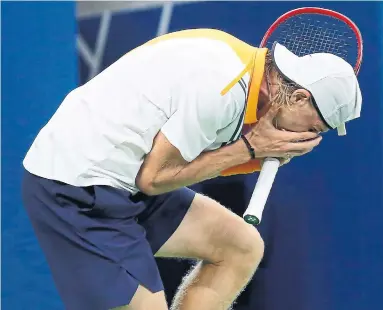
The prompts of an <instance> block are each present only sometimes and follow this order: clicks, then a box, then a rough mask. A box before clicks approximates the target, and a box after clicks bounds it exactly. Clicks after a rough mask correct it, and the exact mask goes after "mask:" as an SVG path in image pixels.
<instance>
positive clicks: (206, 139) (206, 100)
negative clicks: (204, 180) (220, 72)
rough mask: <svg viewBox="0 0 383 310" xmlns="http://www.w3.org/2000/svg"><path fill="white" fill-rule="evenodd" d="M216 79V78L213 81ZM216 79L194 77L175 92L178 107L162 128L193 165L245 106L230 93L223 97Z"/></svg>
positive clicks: (170, 140)
mask: <svg viewBox="0 0 383 310" xmlns="http://www.w3.org/2000/svg"><path fill="white" fill-rule="evenodd" d="M214 78H215V79H214ZM216 79H217V77H216V76H213V75H207V76H206V75H205V76H203V78H202V77H200V76H198V77H194V78H192V79H189V81H187V82H186V83H183V84H182V85H180V87H179V88H178V89H177V90H176V91H175V92H174V93H175V94H174V97H172V100H177V101H178V102H177V105H178V108H177V110H176V111H175V113H174V114H173V115H171V117H170V118H169V120H168V121H167V122H166V123H165V125H164V126H163V127H162V129H161V132H162V133H163V134H164V135H165V136H166V138H167V139H168V140H169V142H170V143H171V144H172V145H173V146H174V147H176V148H177V149H178V151H179V152H180V154H181V155H182V157H183V158H184V159H185V160H186V161H188V162H190V161H192V160H194V159H195V158H196V157H197V156H198V155H199V154H201V153H202V152H203V151H204V150H206V149H207V148H208V147H209V146H210V145H211V144H213V143H214V142H215V140H216V138H217V134H218V131H219V130H221V129H222V128H225V127H226V126H228V125H229V124H230V123H231V122H233V121H234V120H235V119H236V118H237V117H238V114H240V113H241V111H242V108H243V105H244V103H243V102H242V103H241V102H239V101H238V100H236V98H235V96H234V95H233V94H232V93H231V92H228V93H227V94H225V95H224V96H223V95H221V93H220V92H221V90H222V85H224V84H220V83H217V81H216Z"/></svg>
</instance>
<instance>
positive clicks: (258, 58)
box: [144, 29, 267, 124]
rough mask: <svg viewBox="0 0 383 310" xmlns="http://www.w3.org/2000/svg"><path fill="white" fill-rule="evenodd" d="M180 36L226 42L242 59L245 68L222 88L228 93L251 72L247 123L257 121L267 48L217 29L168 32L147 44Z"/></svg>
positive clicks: (223, 91)
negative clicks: (253, 44)
mask: <svg viewBox="0 0 383 310" xmlns="http://www.w3.org/2000/svg"><path fill="white" fill-rule="evenodd" d="M180 38H208V39H213V40H218V41H222V42H225V43H226V44H227V45H229V46H230V47H231V48H232V49H233V50H234V52H235V53H236V54H237V55H238V57H239V58H240V59H241V61H242V63H243V64H244V69H243V70H242V71H241V72H239V73H238V75H237V76H236V77H235V78H234V79H233V80H232V81H231V82H230V83H229V84H228V85H227V86H226V87H224V89H223V90H222V92H221V94H222V95H224V94H226V93H227V92H228V91H229V90H230V89H231V88H232V87H233V86H234V85H235V84H236V83H238V81H239V80H240V79H241V78H242V77H243V76H244V75H245V74H246V73H249V74H250V82H249V84H250V85H249V93H248V98H247V106H246V114H245V120H244V122H245V124H253V123H255V122H256V121H257V105H258V94H259V89H260V86H261V82H262V78H263V73H264V66H265V58H266V53H267V49H266V48H256V47H253V46H251V45H250V44H247V43H246V42H244V41H241V40H239V39H238V38H236V37H234V36H232V35H230V34H228V33H226V32H223V31H221V30H217V29H190V30H182V31H177V32H173V33H168V34H165V35H162V36H160V37H157V38H154V39H152V40H150V41H148V42H147V43H145V44H144V46H145V45H154V44H156V43H159V42H163V41H166V40H171V39H180Z"/></svg>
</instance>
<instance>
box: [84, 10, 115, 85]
mask: <svg viewBox="0 0 383 310" xmlns="http://www.w3.org/2000/svg"><path fill="white" fill-rule="evenodd" d="M111 19H112V13H111V12H110V11H105V12H103V13H102V15H101V21H100V28H99V30H98V35H97V41H96V48H95V52H94V64H93V66H91V68H90V70H89V76H88V80H90V79H92V78H93V77H94V76H95V75H96V74H97V73H98V72H99V70H100V66H101V63H102V59H103V56H104V52H105V47H106V42H107V39H108V34H109V29H110V22H111Z"/></svg>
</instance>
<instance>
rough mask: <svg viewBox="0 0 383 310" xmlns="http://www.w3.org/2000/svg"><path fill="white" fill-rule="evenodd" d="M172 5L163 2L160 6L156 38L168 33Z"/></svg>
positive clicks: (171, 3)
mask: <svg viewBox="0 0 383 310" xmlns="http://www.w3.org/2000/svg"><path fill="white" fill-rule="evenodd" d="M173 7H174V3H173V2H171V1H169V2H165V3H164V5H163V6H162V12H161V17H160V22H159V23H158V28H157V37H158V36H161V35H163V34H166V33H167V32H168V31H169V24H170V21H171V19H172V14H173Z"/></svg>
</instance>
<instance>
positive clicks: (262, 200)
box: [243, 158, 280, 225]
mask: <svg viewBox="0 0 383 310" xmlns="http://www.w3.org/2000/svg"><path fill="white" fill-rule="evenodd" d="M279 165H280V162H279V160H278V159H276V158H266V159H265V161H264V163H263V165H262V170H261V173H260V174H259V177H258V180H257V184H256V185H255V188H254V191H253V194H252V196H251V199H250V203H249V206H248V207H247V209H246V211H245V213H244V215H243V218H244V220H245V221H246V222H247V223H249V224H252V225H258V224H259V223H260V222H261V220H262V214H263V210H264V208H265V205H266V201H267V198H268V197H269V194H270V190H271V188H272V186H273V183H274V179H275V176H276V174H277V172H278V169H279Z"/></svg>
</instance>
